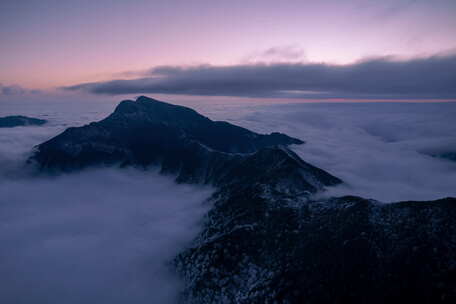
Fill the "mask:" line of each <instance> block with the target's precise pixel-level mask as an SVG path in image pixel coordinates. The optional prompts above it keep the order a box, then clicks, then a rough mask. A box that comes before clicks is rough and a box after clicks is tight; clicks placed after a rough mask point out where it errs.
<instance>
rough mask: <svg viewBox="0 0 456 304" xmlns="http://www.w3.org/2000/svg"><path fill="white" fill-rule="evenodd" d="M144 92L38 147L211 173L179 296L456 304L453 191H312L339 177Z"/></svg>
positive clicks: (72, 156) (98, 160) (271, 142)
mask: <svg viewBox="0 0 456 304" xmlns="http://www.w3.org/2000/svg"><path fill="white" fill-rule="evenodd" d="M301 143H303V142H302V141H301V140H299V139H295V138H291V137H288V136H286V135H284V134H280V133H272V134H269V135H262V134H257V133H254V132H251V131H249V130H247V129H244V128H240V127H238V126H234V125H231V124H229V123H226V122H216V121H215V122H214V121H211V120H210V119H208V118H206V117H204V116H202V115H200V114H198V113H197V112H195V111H193V110H192V109H189V108H186V107H181V106H175V105H171V104H167V103H164V102H161V101H157V100H154V99H150V98H147V97H139V98H138V99H137V100H136V101H130V100H127V101H122V102H121V103H120V104H119V105H118V106H117V108H116V109H115V111H114V112H113V113H112V114H111V115H110V116H108V117H107V118H106V119H104V120H102V121H100V122H96V123H91V124H89V125H86V126H83V127H78V128H69V129H67V130H66V131H64V132H63V133H62V134H60V135H58V136H56V137H54V138H52V139H51V140H49V141H47V142H45V143H42V144H40V145H38V146H37V147H36V150H35V153H34V155H33V156H32V157H31V158H30V160H29V162H30V163H35V164H37V166H38V168H39V169H40V170H42V171H45V172H49V171H51V172H55V171H60V170H64V171H71V170H77V169H81V168H84V167H88V166H97V165H121V166H128V165H132V166H140V167H148V166H159V167H160V168H161V172H162V173H163V174H169V175H173V176H175V177H176V181H177V182H182V183H184V182H185V183H202V184H211V185H213V186H214V187H215V192H214V194H213V195H212V197H211V198H210V199H209V200H208V203H209V204H211V206H212V207H211V209H210V211H209V212H208V213H207V214H206V216H205V217H204V219H203V228H202V230H201V231H200V233H199V235H198V237H197V238H196V239H195V240H193V242H192V243H191V244H190V245H189V246H188V248H186V249H185V250H183V251H182V252H181V253H180V254H178V255H177V256H176V257H175V258H174V259H173V263H172V264H173V265H174V267H175V269H176V271H177V273H178V274H179V275H180V276H181V277H182V278H183V279H184V283H185V284H184V287H183V292H182V298H181V300H182V302H183V303H204V304H206V303H328V302H330V303H384V302H388V301H389V302H391V301H400V302H415V303H435V302H441V303H450V302H451V303H453V302H454V300H455V297H456V289H455V287H456V284H455V282H456V199H455V198H446V199H441V200H436V201H427V202H397V203H390V204H384V203H380V202H377V201H374V200H369V199H364V198H360V197H353V196H347V197H339V198H329V199H320V200H318V199H315V197H316V196H314V195H312V194H314V193H317V192H321V191H324V190H325V188H326V187H328V186H334V185H337V184H340V183H342V181H341V180H340V179H338V178H337V177H335V176H333V175H331V174H329V173H328V172H325V171H324V170H321V169H319V168H317V167H314V166H312V165H311V164H308V163H306V162H305V161H303V160H302V159H301V158H300V157H299V156H298V155H296V154H295V153H294V152H293V151H292V150H291V149H289V148H288V147H287V146H288V145H291V144H301Z"/></svg>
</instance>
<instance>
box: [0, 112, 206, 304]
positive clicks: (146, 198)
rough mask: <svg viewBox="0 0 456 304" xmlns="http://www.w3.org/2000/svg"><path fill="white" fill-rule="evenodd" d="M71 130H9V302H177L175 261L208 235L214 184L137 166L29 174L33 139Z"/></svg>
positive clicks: (1, 144) (4, 232)
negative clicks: (205, 225)
mask: <svg viewBox="0 0 456 304" xmlns="http://www.w3.org/2000/svg"><path fill="white" fill-rule="evenodd" d="M83 108H84V107H81V108H80V110H81V112H85V111H84V110H83ZM16 109H21V107H20V106H18V107H17V108H16ZM47 109H48V111H49V112H52V111H53V110H55V109H53V108H51V107H49V108H47ZM18 114H27V113H18ZM88 116H89V117H90V116H91V115H88ZM86 119H87V120H91V119H90V118H86ZM78 120H79V118H78ZM61 129H62V128H61V126H60V125H56V123H55V121H50V123H49V125H48V126H46V125H45V126H42V127H31V126H30V127H17V128H10V129H6V128H5V129H2V130H0V243H1V244H2V245H1V247H0V273H1V276H0V302H1V303H5V304H9V303H11V304H12V303H15V304H25V303H27V304H28V303H43V304H44V303H75V304H76V303H122V304H123V303H134V304H142V303H165V304H166V303H176V300H177V297H178V294H179V290H180V281H179V279H178V277H177V276H176V275H175V274H174V273H173V271H172V269H171V267H170V266H169V264H168V263H169V262H170V260H171V259H172V258H173V257H174V256H175V255H176V254H177V253H178V252H179V251H180V250H182V249H183V248H185V246H187V245H188V243H189V242H190V241H191V240H192V239H193V238H194V237H195V236H196V234H197V233H198V229H199V223H200V221H201V219H202V217H203V214H204V213H205V212H206V211H207V210H206V208H207V205H206V204H204V203H203V202H204V200H205V199H206V198H207V197H208V196H209V195H210V193H211V191H212V190H211V189H208V188H205V187H196V186H188V185H177V184H176V183H174V182H173V180H172V177H165V176H162V175H159V174H158V173H157V172H154V171H140V170H136V169H124V170H121V169H113V168H111V169H109V168H105V169H93V170H85V171H83V172H79V173H73V174H67V175H61V176H53V177H51V176H34V175H32V174H29V173H28V172H27V170H25V168H24V167H23V163H24V161H25V159H26V157H27V155H28V153H29V152H30V150H31V149H32V147H33V145H35V144H37V143H39V142H41V141H43V140H46V139H47V138H49V137H51V136H53V135H55V134H56V133H58V132H60V131H61Z"/></svg>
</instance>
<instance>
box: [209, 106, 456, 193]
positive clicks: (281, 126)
mask: <svg viewBox="0 0 456 304" xmlns="http://www.w3.org/2000/svg"><path fill="white" fill-rule="evenodd" d="M242 108H243V107H240V108H239V109H236V108H233V109H232V110H231V111H230V112H229V113H226V114H222V113H221V112H220V113H219V114H218V115H217V119H224V118H227V117H230V118H231V119H230V122H232V123H236V124H240V125H242V126H245V127H248V128H251V129H253V130H256V131H258V132H272V131H280V132H284V133H286V134H288V135H291V136H295V137H298V138H301V139H303V140H305V141H306V144H304V145H299V146H293V147H292V149H294V150H295V151H296V152H297V153H298V154H299V155H300V156H301V157H302V158H303V159H304V160H305V161H308V162H310V163H312V164H314V165H316V166H317V167H320V168H323V169H325V170H327V171H329V172H330V173H332V174H334V175H335V176H337V177H339V178H341V179H342V180H344V181H345V182H346V184H345V185H343V186H340V187H336V188H333V189H331V190H330V191H329V192H328V193H327V195H336V196H340V195H359V196H363V197H366V198H373V199H377V200H381V201H384V202H393V201H399V200H432V199H438V198H442V197H447V196H453V197H456V162H452V161H449V160H445V159H441V158H438V157H433V156H431V155H438V154H442V153H445V152H456V136H455V134H456V124H455V123H454V117H456V103H341V104H334V103H331V104H328V103H326V104H325V103H323V104H321V103H320V104H319V103H306V104H292V105H291V104H290V105H273V106H257V107H252V108H250V109H249V110H248V111H242ZM224 111H225V112H226V109H224Z"/></svg>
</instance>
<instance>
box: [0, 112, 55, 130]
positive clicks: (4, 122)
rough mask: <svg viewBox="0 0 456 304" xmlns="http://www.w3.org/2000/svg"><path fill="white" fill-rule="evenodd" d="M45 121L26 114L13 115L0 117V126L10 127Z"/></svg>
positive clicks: (38, 123)
mask: <svg viewBox="0 0 456 304" xmlns="http://www.w3.org/2000/svg"><path fill="white" fill-rule="evenodd" d="M46 122H47V121H46V120H44V119H38V118H32V117H27V116H21V115H15V116H6V117H0V128H12V127H18V126H29V125H37V126H39V125H43V124H45V123H46Z"/></svg>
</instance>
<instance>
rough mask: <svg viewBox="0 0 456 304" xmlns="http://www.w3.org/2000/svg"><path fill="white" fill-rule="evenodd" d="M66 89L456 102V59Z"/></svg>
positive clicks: (206, 72)
mask: <svg viewBox="0 0 456 304" xmlns="http://www.w3.org/2000/svg"><path fill="white" fill-rule="evenodd" d="M64 89H65V90H72V91H75V90H83V91H89V92H92V93H95V94H111V95H115V94H138V93H157V94H158V93H160V94H183V95H202V96H239V97H296V98H366V99H369V98H371V99H411V98H423V99H453V98H456V55H455V54H451V55H438V56H431V57H426V58H417V59H412V60H406V61H404V60H398V59H395V58H393V57H383V58H375V59H368V60H363V61H359V62H357V63H353V64H349V65H330V64H323V63H275V64H246V65H234V66H210V65H202V66H195V67H178V66H161V67H156V68H153V69H151V70H150V71H149V72H147V73H145V74H143V76H142V77H141V78H138V79H130V80H112V81H107V82H96V83H83V84H78V85H74V86H69V87H65V88H64Z"/></svg>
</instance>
